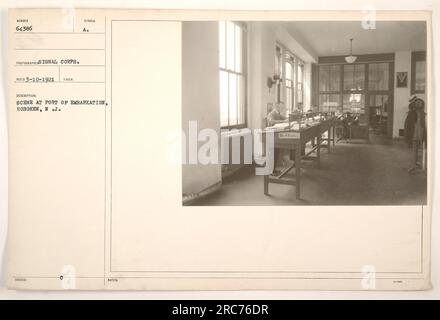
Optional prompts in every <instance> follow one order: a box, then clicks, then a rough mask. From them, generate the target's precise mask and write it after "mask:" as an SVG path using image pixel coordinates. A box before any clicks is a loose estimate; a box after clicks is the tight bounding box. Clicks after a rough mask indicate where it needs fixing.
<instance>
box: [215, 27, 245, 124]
mask: <svg viewBox="0 0 440 320" xmlns="http://www.w3.org/2000/svg"><path fill="white" fill-rule="evenodd" d="M227 22H230V23H232V24H234V26H238V27H239V28H240V29H241V32H242V37H241V45H242V48H241V72H238V71H236V70H232V69H229V68H228V60H227V52H228V48H227V28H226V23H227ZM220 23H225V45H224V50H225V66H224V68H223V67H221V66H220V48H219V55H218V70H219V71H218V76H219V78H220V74H221V72H222V71H223V72H226V73H227V75H228V98H227V101H228V125H226V126H224V125H222V124H221V120H220V129H226V130H231V129H243V128H246V127H247V122H248V119H247V114H248V110H247V102H248V90H247V66H248V65H247V45H248V37H247V28H246V24H245V23H243V22H239V21H230V20H222V21H219V24H218V27H219V28H220ZM218 34H219V41H218V42H219V43H220V30H219V32H218ZM233 43H234V54H235V52H236V50H235V45H236V41H235V32H234V42H233ZM234 60H235V57H234ZM234 69H235V61H234ZM230 74H234V75H236V76H237V84H236V86H237V93H238V92H239V81H238V79H239V78H238V77H240V76H241V77H243V82H244V83H243V87H244V92H243V94H244V101H243V110H242V112H243V122H242V123H237V124H232V125H231V124H230V119H231V118H230V105H229V102H230V99H229V75H230ZM220 85H221V84H220V83H219V93H220V92H221V90H220ZM220 94H221V93H220ZM220 99H221V98H220V96H219V100H220ZM237 99H239V95H238V94H237ZM219 107H220V108H221V106H219ZM239 109H240V104H239V102H238V101H237V122H238V119H239V116H238V115H239V113H240V110H239ZM220 112H221V110H220Z"/></svg>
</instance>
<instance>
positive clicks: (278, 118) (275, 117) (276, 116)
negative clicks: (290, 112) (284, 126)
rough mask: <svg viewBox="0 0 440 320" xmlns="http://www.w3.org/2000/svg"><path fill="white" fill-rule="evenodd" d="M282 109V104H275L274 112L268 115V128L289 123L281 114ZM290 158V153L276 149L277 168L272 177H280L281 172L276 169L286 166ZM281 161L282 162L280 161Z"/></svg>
mask: <svg viewBox="0 0 440 320" xmlns="http://www.w3.org/2000/svg"><path fill="white" fill-rule="evenodd" d="M280 109H281V104H280V103H275V105H274V107H273V109H272V110H270V111H269V113H268V114H267V118H266V119H267V126H269V127H272V126H273V125H275V124H277V123H283V122H288V119H287V118H286V117H285V116H283V115H282V114H281V112H280ZM288 158H289V153H288V152H286V151H284V150H280V149H275V159H274V160H275V168H274V171H273V173H272V175H275V176H277V175H279V174H280V173H281V171H280V170H278V169H276V167H277V166H279V165H280V162H281V165H283V166H284V165H285V163H286V160H287V159H288ZM280 160H281V161H280Z"/></svg>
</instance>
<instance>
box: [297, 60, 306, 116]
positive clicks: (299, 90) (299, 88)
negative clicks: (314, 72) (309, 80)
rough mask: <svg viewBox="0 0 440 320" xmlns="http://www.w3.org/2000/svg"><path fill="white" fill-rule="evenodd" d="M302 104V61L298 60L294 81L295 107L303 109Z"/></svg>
mask: <svg viewBox="0 0 440 320" xmlns="http://www.w3.org/2000/svg"><path fill="white" fill-rule="evenodd" d="M303 104H304V63H302V62H301V61H298V72H297V81H296V109H297V110H299V111H303Z"/></svg>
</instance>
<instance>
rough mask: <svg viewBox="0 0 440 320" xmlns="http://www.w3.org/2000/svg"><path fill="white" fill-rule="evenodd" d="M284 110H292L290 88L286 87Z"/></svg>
mask: <svg viewBox="0 0 440 320" xmlns="http://www.w3.org/2000/svg"><path fill="white" fill-rule="evenodd" d="M286 109H287V110H289V111H290V110H292V88H291V87H286Z"/></svg>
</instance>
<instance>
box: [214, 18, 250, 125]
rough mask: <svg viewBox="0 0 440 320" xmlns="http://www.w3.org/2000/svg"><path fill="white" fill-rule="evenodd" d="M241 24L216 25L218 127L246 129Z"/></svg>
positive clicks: (244, 64) (228, 22)
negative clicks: (218, 79) (218, 73)
mask: <svg viewBox="0 0 440 320" xmlns="http://www.w3.org/2000/svg"><path fill="white" fill-rule="evenodd" d="M244 38H245V37H244V30H243V27H242V25H240V24H239V23H235V22H231V21H220V22H219V69H220V125H221V127H222V128H237V127H245V126H246V107H245V103H246V75H245V66H246V63H245V61H244V56H245V54H244V53H245V41H244Z"/></svg>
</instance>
